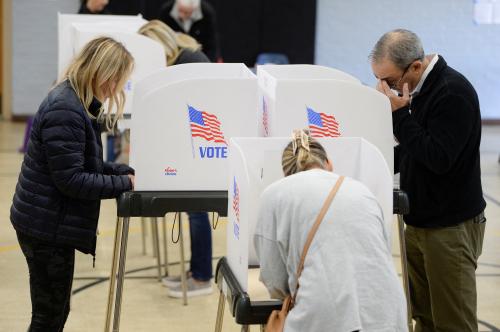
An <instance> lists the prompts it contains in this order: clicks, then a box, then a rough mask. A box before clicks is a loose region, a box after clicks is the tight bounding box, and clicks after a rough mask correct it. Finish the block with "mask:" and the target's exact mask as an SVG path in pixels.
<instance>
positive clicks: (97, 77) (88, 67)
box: [62, 37, 134, 130]
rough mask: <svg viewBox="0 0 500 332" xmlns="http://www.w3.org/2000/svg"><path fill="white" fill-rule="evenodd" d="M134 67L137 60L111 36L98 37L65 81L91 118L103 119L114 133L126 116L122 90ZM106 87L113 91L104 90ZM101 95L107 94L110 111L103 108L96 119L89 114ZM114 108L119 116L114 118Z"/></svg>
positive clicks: (65, 75) (78, 58) (81, 55)
mask: <svg viewBox="0 0 500 332" xmlns="http://www.w3.org/2000/svg"><path fill="white" fill-rule="evenodd" d="M133 67H134V59H133V57H132V55H131V54H130V53H129V51H127V49H126V48H125V47H124V46H123V44H121V43H119V42H117V41H116V40H114V39H112V38H109V37H99V38H96V39H94V40H91V41H90V42H88V43H87V44H86V45H85V46H84V47H83V49H82V50H81V51H80V53H79V54H78V55H77V56H76V57H75V58H74V59H73V61H72V63H71V64H70V65H69V67H68V69H67V70H66V73H65V74H64V76H63V78H62V79H68V80H69V82H70V83H71V86H72V87H73V89H74V90H75V92H76V94H77V96H78V98H79V99H80V101H81V102H82V104H83V107H84V108H85V110H86V111H87V114H88V115H89V117H90V118H91V119H98V120H102V118H103V117H104V122H105V126H106V129H107V130H111V129H112V128H114V126H115V125H116V121H118V118H120V117H121V116H122V114H123V107H124V105H125V92H124V91H123V87H124V85H125V83H126V81H127V80H128V78H129V76H130V74H131V73H132V70H133ZM113 84H114V86H113ZM103 88H106V89H113V90H112V91H111V90H108V91H102V89H103ZM102 93H107V94H108V97H109V104H108V109H107V112H105V111H104V109H103V108H101V110H100V111H99V114H98V115H97V117H96V116H94V115H93V114H91V113H90V111H89V106H90V104H91V103H92V100H93V99H94V97H96V95H100V94H102ZM100 101H101V102H104V100H100ZM114 106H116V116H114V117H113V116H112V110H113V107H114ZM105 113H106V114H105Z"/></svg>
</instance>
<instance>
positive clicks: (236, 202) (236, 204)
mask: <svg viewBox="0 0 500 332" xmlns="http://www.w3.org/2000/svg"><path fill="white" fill-rule="evenodd" d="M233 211H234V215H235V216H236V220H235V221H234V222H233V232H234V236H235V237H236V238H237V239H239V238H240V189H239V188H238V183H237V182H236V177H233Z"/></svg>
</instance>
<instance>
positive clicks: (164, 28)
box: [139, 20, 201, 66]
mask: <svg viewBox="0 0 500 332" xmlns="http://www.w3.org/2000/svg"><path fill="white" fill-rule="evenodd" d="M139 33H140V34H141V35H144V36H146V37H149V38H151V39H153V40H155V41H157V42H159V43H160V44H161V45H162V46H163V49H164V50H165V57H166V59H167V65H168V66H171V65H173V64H175V62H176V61H177V58H178V57H179V55H180V54H181V53H182V51H184V50H185V49H188V50H190V51H193V52H195V51H199V50H200V49H201V45H200V44H199V43H198V42H197V41H196V40H195V39H194V38H193V37H191V36H189V35H187V34H185V33H178V32H175V31H174V30H172V29H171V28H170V27H169V26H168V25H166V24H165V23H163V22H162V21H159V20H152V21H149V22H148V23H146V24H144V25H143V26H142V27H141V28H140V29H139Z"/></svg>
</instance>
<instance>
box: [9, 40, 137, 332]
mask: <svg viewBox="0 0 500 332" xmlns="http://www.w3.org/2000/svg"><path fill="white" fill-rule="evenodd" d="M133 64H134V60H133V58H132V56H131V55H130V53H129V52H128V51H127V50H126V49H125V47H124V46H123V45H122V44H120V43H118V42H116V41H115V40H113V39H111V38H107V37H102V38H97V39H94V40H92V41H90V42H89V43H88V44H87V45H86V46H84V47H83V49H82V50H81V52H80V53H79V54H78V55H76V57H75V58H74V60H73V61H72V62H71V64H70V65H69V67H68V69H67V71H66V73H65V75H64V78H63V80H62V81H61V82H59V83H58V84H57V85H56V86H55V87H54V88H53V89H52V90H51V91H50V92H49V93H48V96H47V97H46V98H45V99H44V101H43V102H42V103H41V105H40V108H39V109H38V112H37V113H36V115H35V118H34V121H33V129H32V131H31V135H30V140H29V143H28V148H27V152H26V154H25V156H24V161H23V164H22V166H21V172H20V175H19V180H18V183H17V186H16V191H15V194H14V198H13V203H12V207H11V210H10V212H11V213H10V219H11V222H12V225H13V226H14V229H15V230H16V233H17V238H18V241H19V245H20V246H21V249H22V251H23V254H24V256H25V257H26V261H27V263H28V269H29V280H30V291H31V304H32V316H31V325H30V328H29V331H33V332H34V331H62V330H63V328H64V324H65V322H66V319H67V317H68V314H69V310H70V296H71V285H72V282H73V273H74V264H75V249H76V250H78V251H81V252H82V253H85V254H91V255H93V256H94V261H95V252H96V243H97V235H96V233H97V223H98V218H99V210H100V203H101V202H100V201H101V199H106V198H116V197H118V196H120V194H122V193H123V192H125V191H129V190H132V189H133V185H134V175H133V174H134V170H133V169H131V168H130V167H128V166H126V165H121V164H114V163H106V162H103V159H102V144H101V126H102V125H104V126H106V128H107V129H111V127H113V126H114V125H115V124H116V120H117V118H118V117H120V116H121V114H122V113H123V105H124V103H125V94H124V92H123V86H124V84H125V82H126V81H127V80H128V77H129V76H130V74H131V72H132V70H133ZM106 101H108V102H109V103H108V105H109V106H108V110H107V111H105V110H104V109H103V104H104V103H105V102H106ZM114 107H116V116H115V117H112V109H113V108H114Z"/></svg>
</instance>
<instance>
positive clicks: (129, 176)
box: [128, 174, 135, 190]
mask: <svg viewBox="0 0 500 332" xmlns="http://www.w3.org/2000/svg"><path fill="white" fill-rule="evenodd" d="M128 178H129V179H130V183H131V184H132V190H134V187H135V175H132V174H128Z"/></svg>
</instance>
